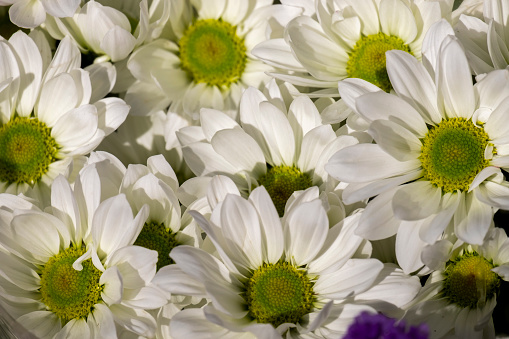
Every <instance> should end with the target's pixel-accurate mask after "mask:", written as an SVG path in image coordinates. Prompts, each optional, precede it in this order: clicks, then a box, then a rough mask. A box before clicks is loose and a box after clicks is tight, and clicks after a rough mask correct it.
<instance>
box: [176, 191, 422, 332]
mask: <svg viewBox="0 0 509 339" xmlns="http://www.w3.org/2000/svg"><path fill="white" fill-rule="evenodd" d="M191 213H192V215H193V216H194V218H195V219H196V220H197V222H198V223H199V224H200V226H201V227H202V229H203V230H204V231H205V232H206V233H207V236H208V237H210V240H211V242H212V243H213V244H214V246H215V249H216V250H217V256H214V255H211V254H210V253H207V252H205V251H203V250H201V249H198V248H193V247H186V246H180V247H177V248H175V249H174V250H173V251H172V252H171V257H172V258H173V259H174V260H175V262H176V265H175V266H170V267H169V269H170V270H171V271H172V275H171V276H172V277H173V278H169V280H170V281H169V282H168V283H167V286H168V289H169V290H172V291H174V292H175V293H183V294H189V295H197V296H203V297H206V298H208V299H209V300H210V301H211V303H209V304H208V305H207V306H205V307H204V308H203V309H189V310H183V311H181V312H179V313H177V314H176V315H174V316H173V317H172V320H171V322H170V333H171V335H172V337H173V338H177V339H178V338H186V337H195V338H204V337H205V336H204V335H205V333H207V334H208V333H223V334H224V335H226V336H227V337H228V336H230V337H232V338H233V337H235V335H237V337H239V336H240V335H245V336H246V338H250V337H252V336H253V335H256V336H257V337H264V338H281V336H286V335H289V336H290V335H291V336H292V337H296V338H300V337H306V335H310V336H313V335H317V336H324V337H330V338H337V337H339V336H340V335H341V334H342V333H344V331H345V330H346V327H347V326H348V324H349V322H350V321H351V319H352V318H353V317H355V315H357V314H358V313H359V312H361V311H362V310H369V309H372V308H371V307H370V306H367V305H366V304H368V305H369V303H370V301H373V300H374V299H381V300H387V301H389V299H391V298H392V297H393V296H395V294H396V293H400V292H401V294H400V297H401V299H400V298H399V297H396V298H392V302H394V305H396V306H397V305H399V306H401V304H404V303H405V302H408V301H410V300H411V299H412V298H413V297H414V295H415V294H416V293H417V291H418V290H419V289H420V284H419V283H418V280H417V279H416V278H415V277H414V278H409V277H403V276H399V272H397V271H395V270H394V269H393V268H389V269H388V267H384V265H383V264H382V263H381V262H379V261H378V260H375V259H353V258H352V256H353V255H354V253H356V251H357V250H358V248H359V246H360V245H361V244H362V239H361V238H360V237H357V236H355V235H354V234H353V232H354V230H355V228H356V226H357V221H358V219H359V215H358V214H357V215H353V216H350V217H347V218H346V219H344V220H342V221H341V222H340V223H338V224H337V225H335V226H333V227H332V228H329V222H328V218H327V214H326V211H325V209H324V208H323V206H322V201H320V199H314V200H308V201H303V202H301V203H296V204H294V205H292V207H291V209H290V210H289V213H288V215H286V216H285V218H283V219H282V220H281V219H280V218H279V217H278V214H277V211H276V208H275V206H274V205H273V203H272V201H271V198H270V197H269V195H268V193H267V191H266V190H265V188H263V187H258V188H256V189H255V190H254V191H253V192H252V194H251V196H250V197H249V199H248V200H245V199H243V198H242V197H240V196H239V195H237V194H228V195H226V197H225V199H224V200H223V201H222V202H220V203H219V204H218V205H217V206H216V208H214V210H213V212H212V215H211V217H210V221H207V220H206V219H205V218H204V217H203V216H202V215H201V214H199V213H197V212H191ZM386 269H388V271H391V272H392V273H390V274H389V273H388V272H387V270H386ZM381 276H384V278H381ZM389 276H390V277H391V278H389ZM375 281H377V285H376V286H375V284H374V282H375ZM393 283H394V285H393ZM396 285H397V286H398V287H397V288H396ZM377 286H380V287H381V288H380V290H378V288H377ZM382 286H383V287H382ZM382 290H384V291H385V292H381V291H382ZM393 291H394V293H393ZM396 291H398V292H396ZM384 293H385V294H384ZM389 294H390V295H391V296H390V297H389ZM396 299H397V301H396ZM356 301H359V304H357V305H356V304H355V302H356ZM197 324H199V326H197Z"/></svg>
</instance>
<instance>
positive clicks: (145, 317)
mask: <svg viewBox="0 0 509 339" xmlns="http://www.w3.org/2000/svg"><path fill="white" fill-rule="evenodd" d="M83 176H85V177H86V176H88V178H85V177H82V178H81V179H83V180H84V182H91V180H94V178H93V177H91V176H90V175H88V174H86V173H85V174H83ZM51 193H52V196H51V201H52V205H51V207H50V208H48V209H46V212H42V211H40V210H38V209H37V208H36V207H35V206H29V208H28V209H27V208H25V207H26V206H24V205H27V204H29V203H27V202H25V203H24V204H19V206H21V207H22V208H21V209H19V208H14V209H12V207H10V206H9V204H4V201H6V200H12V199H13V196H10V195H8V194H3V195H1V198H0V201H2V205H1V207H0V210H1V211H2V213H1V214H2V223H1V225H2V227H1V234H2V237H1V240H0V242H1V243H2V246H3V248H5V249H6V250H3V251H0V256H1V258H2V263H3V264H2V267H1V268H0V273H1V274H0V275H1V278H0V302H1V303H2V305H3V306H4V307H6V308H7V309H8V310H9V313H10V314H11V315H13V317H15V318H16V320H17V321H18V322H20V323H21V324H23V326H24V327H25V328H26V329H27V330H29V331H30V332H31V333H33V334H35V335H36V336H37V337H39V338H54V337H84V338H88V337H90V338H92V337H105V338H114V337H116V335H117V333H118V332H117V331H118V329H121V328H122V329H123V330H126V331H129V332H131V334H137V335H142V336H147V337H151V336H153V335H154V334H155V327H156V323H155V319H154V318H153V317H152V316H151V315H150V314H149V313H148V312H147V311H146V309H156V308H159V307H161V306H163V305H164V304H166V302H167V298H166V297H165V295H164V294H163V293H158V290H157V289H155V288H153V286H151V281H152V279H153V277H154V275H155V273H156V261H157V253H156V252H155V251H151V250H149V249H146V248H143V247H139V246H132V243H133V241H134V239H135V238H136V235H137V234H138V233H139V232H140V230H141V228H142V226H143V223H144V221H145V219H146V218H147V216H148V213H147V212H148V208H147V206H145V207H143V208H141V209H140V211H139V212H138V213H137V214H133V212H132V210H131V207H130V206H129V203H128V202H127V199H126V197H125V195H116V196H114V197H111V198H108V199H105V200H104V201H102V202H99V201H97V200H96V199H95V198H96V196H92V195H89V196H88V197H87V199H85V198H84V195H83V194H82V193H83V192H82V187H81V186H80V185H79V184H78V186H77V187H76V188H75V189H72V188H71V187H70V185H69V183H68V182H67V181H66V180H65V178H64V177H62V176H59V177H58V178H57V179H56V180H55V181H54V183H53V185H52V192H51ZM14 198H16V197H14ZM18 199H19V200H20V198H18ZM117 327H118V329H117Z"/></svg>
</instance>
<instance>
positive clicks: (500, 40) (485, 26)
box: [454, 0, 509, 74]
mask: <svg viewBox="0 0 509 339" xmlns="http://www.w3.org/2000/svg"><path fill="white" fill-rule="evenodd" d="M470 3H472V1H471V2H470ZM474 3H475V2H474ZM483 5H484V6H483ZM477 6H478V7H479V5H477ZM480 7H481V8H482V15H481V18H478V17H475V16H471V15H474V14H475V13H473V14H470V15H461V16H460V17H459V22H458V23H457V24H456V25H455V27H454V29H455V32H456V36H457V37H458V39H459V40H460V41H461V43H462V44H463V46H464V47H465V51H466V55H467V58H468V61H469V62H470V67H471V68H472V71H473V72H474V74H484V73H488V72H491V71H492V70H494V69H504V68H506V67H507V66H508V65H509V53H508V50H507V49H508V47H509V36H508V34H507V32H508V31H509V24H508V22H507V16H508V15H509V9H508V7H507V4H505V3H504V1H498V0H486V1H483V2H480Z"/></svg>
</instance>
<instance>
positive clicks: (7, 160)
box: [0, 117, 59, 184]
mask: <svg viewBox="0 0 509 339" xmlns="http://www.w3.org/2000/svg"><path fill="white" fill-rule="evenodd" d="M58 148H59V147H58V145H57V143H56V141H55V139H54V138H53V137H52V136H51V129H50V128H48V127H47V126H46V124H45V123H43V122H41V121H39V120H37V119H36V118H24V117H15V118H14V119H12V120H11V121H9V122H8V123H6V124H4V125H1V126H0V181H3V182H7V183H28V184H34V183H36V182H38V181H39V180H40V179H41V177H42V176H43V175H44V174H46V173H47V172H48V168H49V165H50V164H51V163H52V162H54V161H56V160H57V158H56V156H57V152H58Z"/></svg>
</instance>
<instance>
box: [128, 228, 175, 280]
mask: <svg viewBox="0 0 509 339" xmlns="http://www.w3.org/2000/svg"><path fill="white" fill-rule="evenodd" d="M134 245H138V246H142V247H145V248H148V249H150V250H154V251H157V270H159V269H160V268H161V267H164V266H166V265H171V264H174V263H175V262H174V261H173V260H172V259H171V258H170V252H171V250H172V249H173V248H174V247H176V246H178V245H180V244H179V242H178V241H177V240H176V239H175V233H173V232H172V231H171V230H170V229H168V228H166V227H165V226H164V224H158V223H154V222H150V223H145V226H143V229H142V230H141V232H140V234H139V235H138V238H137V239H136V241H135V242H134Z"/></svg>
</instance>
